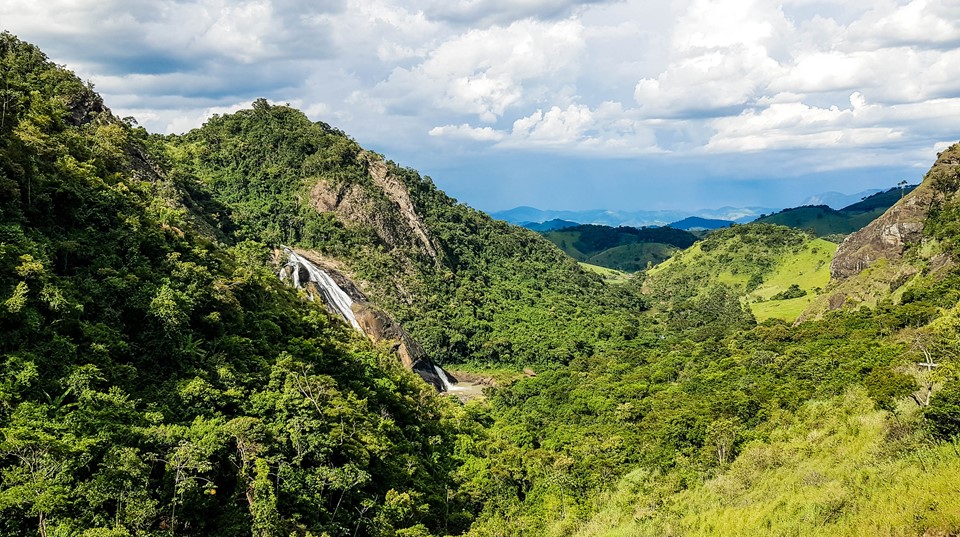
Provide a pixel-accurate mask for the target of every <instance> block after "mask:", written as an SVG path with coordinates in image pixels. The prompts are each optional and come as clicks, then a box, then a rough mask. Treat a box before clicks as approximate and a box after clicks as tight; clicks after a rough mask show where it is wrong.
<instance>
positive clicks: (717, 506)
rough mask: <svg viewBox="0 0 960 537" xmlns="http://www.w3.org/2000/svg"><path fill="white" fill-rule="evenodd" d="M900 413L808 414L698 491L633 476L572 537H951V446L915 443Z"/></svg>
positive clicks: (852, 402)
mask: <svg viewBox="0 0 960 537" xmlns="http://www.w3.org/2000/svg"><path fill="white" fill-rule="evenodd" d="M910 411H911V409H910V408H909V406H907V404H906V402H905V403H904V404H902V405H901V408H900V410H899V412H898V414H899V416H898V417H894V416H892V415H891V414H889V413H887V412H883V411H877V410H875V409H874V408H873V406H872V403H871V402H870V400H869V399H868V398H867V397H866V395H865V394H864V393H862V392H860V391H858V390H853V391H851V392H848V393H847V395H845V396H843V397H838V398H835V399H832V400H829V401H819V402H812V403H808V404H807V405H806V406H805V407H804V408H803V409H802V410H801V411H800V412H799V413H798V415H797V416H782V417H781V418H780V419H779V420H778V423H776V425H777V428H776V429H771V433H770V438H769V439H767V440H765V441H755V442H753V443H750V444H748V445H746V446H744V447H743V448H742V451H741V453H740V455H739V456H738V458H737V460H736V461H734V462H733V463H732V464H730V465H729V466H728V467H727V468H725V469H724V470H723V471H722V472H720V473H719V474H718V475H716V476H715V477H713V478H712V479H709V480H707V481H706V482H702V483H693V484H692V486H690V487H689V488H686V489H684V488H683V487H682V486H677V485H673V486H672V487H671V484H672V483H676V478H677V476H671V475H667V476H658V475H653V474H651V473H649V472H646V471H644V470H636V471H634V472H633V473H631V474H629V475H627V476H626V477H625V478H624V479H623V480H621V482H620V483H619V484H618V486H617V488H616V489H615V490H614V491H612V492H610V493H609V494H607V495H606V496H605V497H603V498H600V499H598V503H599V504H600V505H602V506H603V508H602V509H601V511H599V513H598V514H597V515H596V516H595V517H594V518H593V520H592V521H590V522H589V523H588V524H585V525H584V526H583V527H582V528H581V529H580V531H579V532H578V533H576V535H577V536H578V537H600V536H610V537H612V536H623V537H625V536H631V537H633V536H638V537H642V536H655V535H656V536H660V535H691V536H694V535H702V536H707V535H717V536H720V535H722V536H748V535H802V536H807V535H812V536H840V537H842V536H850V537H867V536H901V535H902V536H906V535H926V536H935V535H936V536H939V535H944V536H945V535H955V534H956V532H958V531H960V482H958V481H957V476H958V475H960V446H958V444H957V443H944V444H937V445H929V444H925V445H924V444H917V442H918V438H919V437H918V436H916V435H915V433H913V432H911V430H912V429H914V428H915V427H917V426H918V422H917V419H916V418H915V417H911V416H910ZM671 488H672V490H671Z"/></svg>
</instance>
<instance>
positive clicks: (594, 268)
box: [578, 262, 630, 285]
mask: <svg viewBox="0 0 960 537" xmlns="http://www.w3.org/2000/svg"><path fill="white" fill-rule="evenodd" d="M578 264H579V265H580V267H581V268H583V270H586V271H588V272H593V273H594V274H599V275H600V277H601V278H603V281H604V283H608V284H614V285H619V284H624V283H627V281H628V280H629V279H630V275H629V274H627V273H626V272H623V271H620V270H615V269H612V268H607V267H601V266H599V265H591V264H590V263H584V262H579V263H578Z"/></svg>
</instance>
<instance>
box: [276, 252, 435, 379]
mask: <svg viewBox="0 0 960 537" xmlns="http://www.w3.org/2000/svg"><path fill="white" fill-rule="evenodd" d="M275 257H276V259H277V261H280V262H284V263H286V264H285V265H283V267H282V268H281V269H280V271H279V274H278V275H279V276H280V278H281V279H283V280H286V281H290V282H291V283H293V285H295V286H296V287H298V288H301V289H304V290H306V291H307V295H308V296H309V297H311V298H312V299H315V298H321V299H322V300H323V301H324V303H325V305H326V306H327V309H329V310H330V311H331V312H332V313H334V314H337V315H340V316H342V317H343V318H345V320H346V321H347V322H349V323H350V324H352V325H353V326H354V327H355V328H356V329H357V330H359V331H360V332H362V333H363V334H364V335H366V336H367V337H368V338H369V339H370V340H371V341H373V342H374V343H378V344H379V343H386V344H388V345H390V351H391V352H392V353H393V354H395V355H396V356H397V358H399V359H400V362H401V363H402V364H403V365H404V366H405V367H407V368H408V369H411V370H413V371H414V372H415V373H417V374H418V375H420V378H422V379H423V380H425V381H426V382H427V383H428V384H430V385H431V386H433V387H434V388H436V389H437V391H443V390H444V389H445V386H446V384H445V383H444V381H443V379H441V378H440V374H445V375H446V376H447V377H448V378H450V375H449V373H445V372H444V371H443V369H441V368H440V367H439V366H437V365H436V364H434V363H433V360H431V359H430V357H429V356H427V353H426V352H425V351H424V350H423V347H421V346H420V344H419V343H417V342H416V341H414V339H413V338H412V337H410V334H408V333H407V331H406V330H404V329H403V327H402V326H400V324H399V323H397V322H396V321H395V320H394V319H393V318H392V317H390V315H388V314H387V313H386V312H384V311H383V310H381V309H379V308H377V307H376V306H374V305H373V304H371V303H370V302H369V301H367V298H366V297H365V296H364V294H363V293H362V292H361V291H360V289H358V288H357V286H356V285H354V283H353V282H352V281H351V280H350V279H349V278H347V277H346V276H344V275H343V274H342V273H341V272H339V271H337V270H335V269H333V268H332V267H330V266H329V265H328V264H325V263H323V261H321V260H320V258H319V257H318V256H315V255H311V254H309V253H308V252H303V251H297V252H294V251H292V250H289V249H285V250H284V252H283V253H281V252H279V251H278V252H276V253H275Z"/></svg>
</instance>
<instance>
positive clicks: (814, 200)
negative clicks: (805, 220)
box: [800, 188, 883, 209]
mask: <svg viewBox="0 0 960 537" xmlns="http://www.w3.org/2000/svg"><path fill="white" fill-rule="evenodd" d="M878 192H883V190H882V189H879V188H871V189H868V190H864V191H863V192H857V193H856V194H841V193H840V192H822V193H820V194H814V195H812V196H810V197H808V198H807V199H805V200H804V201H803V203H801V204H800V206H804V205H826V206H827V207H830V208H831V209H842V208H843V207H846V206H848V205H853V204H854V203H857V202H858V201H860V200H862V199H863V198H866V197H869V196H872V195H874V194H876V193H878Z"/></svg>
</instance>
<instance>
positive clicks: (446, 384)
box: [433, 364, 463, 392]
mask: <svg viewBox="0 0 960 537" xmlns="http://www.w3.org/2000/svg"><path fill="white" fill-rule="evenodd" d="M433 370H434V371H435V372H436V373H437V376H438V377H440V380H441V381H442V382H443V391H445V392H456V391H460V390H462V389H463V388H461V387H460V386H454V385H453V384H450V377H448V376H447V372H446V371H444V370H443V368H441V367H440V366H438V365H437V364H433Z"/></svg>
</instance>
